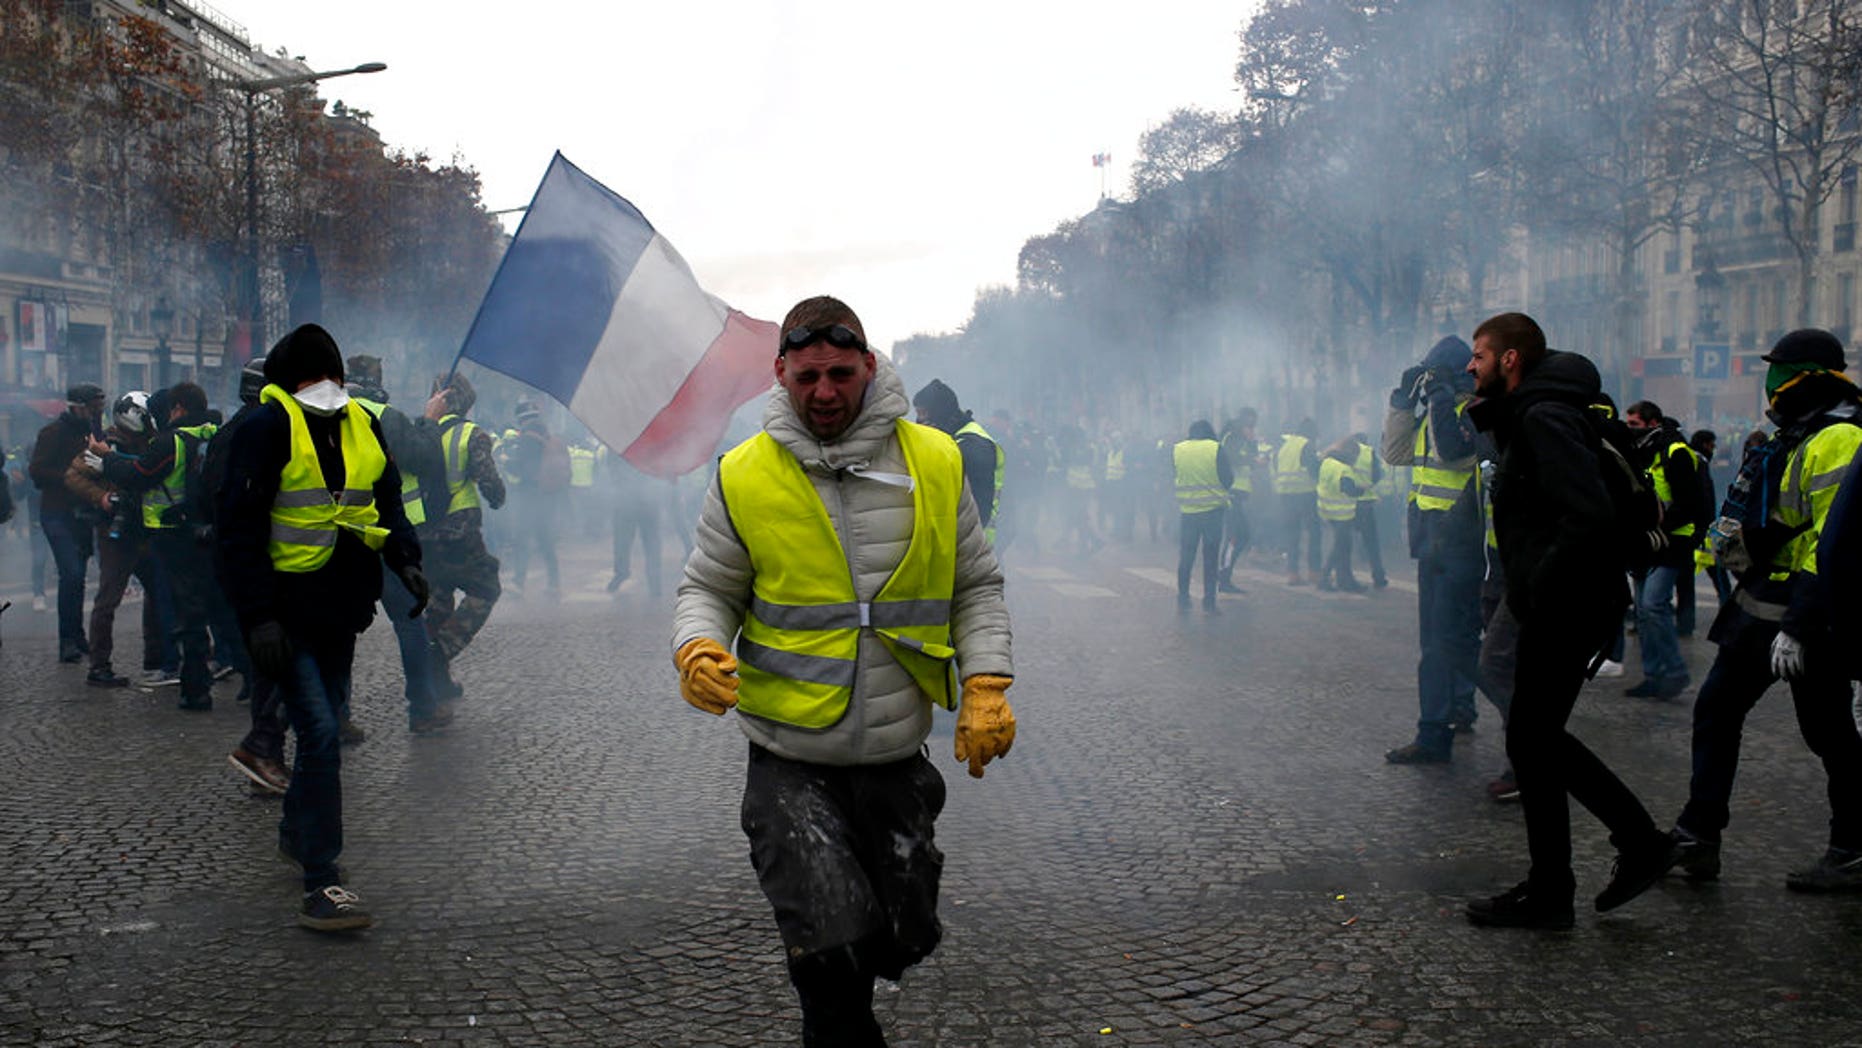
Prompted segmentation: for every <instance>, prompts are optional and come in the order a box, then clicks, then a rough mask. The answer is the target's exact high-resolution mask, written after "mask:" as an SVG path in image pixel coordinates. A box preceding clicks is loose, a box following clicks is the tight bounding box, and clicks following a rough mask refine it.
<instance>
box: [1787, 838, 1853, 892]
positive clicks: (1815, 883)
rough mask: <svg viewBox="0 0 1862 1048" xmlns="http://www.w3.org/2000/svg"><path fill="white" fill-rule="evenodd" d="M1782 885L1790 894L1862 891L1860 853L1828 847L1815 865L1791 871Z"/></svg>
mask: <svg viewBox="0 0 1862 1048" xmlns="http://www.w3.org/2000/svg"><path fill="white" fill-rule="evenodd" d="M1784 886H1785V887H1787V888H1789V889H1791V890H1792V891H1794V892H1818V893H1829V892H1854V891H1862V852H1852V851H1845V850H1843V849H1841V848H1831V849H1830V850H1829V851H1826V852H1824V853H1823V858H1821V859H1818V860H1817V861H1816V863H1815V864H1813V865H1811V866H1809V867H1807V868H1805V869H1802V870H1793V871H1791V873H1790V874H1789V875H1787V876H1786V877H1785V879H1784Z"/></svg>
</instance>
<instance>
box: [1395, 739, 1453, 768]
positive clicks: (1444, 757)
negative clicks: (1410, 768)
mask: <svg viewBox="0 0 1862 1048" xmlns="http://www.w3.org/2000/svg"><path fill="white" fill-rule="evenodd" d="M1451 759H1452V755H1451V754H1449V753H1446V752H1443V751H1437V750H1430V749H1424V748H1423V747H1421V746H1418V745H1416V744H1415V743H1413V742H1412V743H1410V744H1409V745H1408V746H1399V747H1397V748H1396V749H1394V750H1391V751H1390V752H1389V753H1386V754H1384V760H1387V761H1389V762H1390V763H1391V764H1447V763H1448V762H1449V761H1450V760H1451Z"/></svg>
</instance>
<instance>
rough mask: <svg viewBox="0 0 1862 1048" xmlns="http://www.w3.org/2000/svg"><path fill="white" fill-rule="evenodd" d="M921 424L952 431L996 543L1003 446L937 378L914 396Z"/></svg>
mask: <svg viewBox="0 0 1862 1048" xmlns="http://www.w3.org/2000/svg"><path fill="white" fill-rule="evenodd" d="M912 407H914V408H916V409H917V412H918V424H919V425H921V426H931V427H933V428H936V429H941V430H943V431H944V432H946V433H949V434H950V435H951V436H952V437H955V438H956V440H957V450H958V451H961V452H963V477H964V480H966V481H967V482H968V483H969V485H970V494H971V495H972V496H973V497H974V498H975V499H976V511H977V513H978V514H980V515H981V516H982V518H983V531H984V533H985V534H987V535H988V536H989V541H990V542H991V543H992V544H993V543H994V542H995V541H996V528H995V519H996V509H997V507H998V505H999V504H1000V502H1001V498H1002V467H1003V465H1004V464H1005V462H1006V457H1005V456H1004V455H1003V453H1002V445H1001V444H998V443H997V442H996V438H994V437H992V436H990V435H989V431H988V430H986V429H984V428H983V426H982V423H980V422H977V421H976V419H975V418H973V417H972V416H971V414H970V412H968V411H965V410H963V407H962V405H961V404H959V403H958V401H957V391H956V390H954V389H952V388H950V387H949V386H947V385H945V384H944V383H943V382H942V381H940V380H938V379H935V378H934V379H932V380H931V381H930V382H928V383H926V384H925V387H924V388H923V389H921V390H919V391H918V392H917V393H916V394H914V395H913V396H912Z"/></svg>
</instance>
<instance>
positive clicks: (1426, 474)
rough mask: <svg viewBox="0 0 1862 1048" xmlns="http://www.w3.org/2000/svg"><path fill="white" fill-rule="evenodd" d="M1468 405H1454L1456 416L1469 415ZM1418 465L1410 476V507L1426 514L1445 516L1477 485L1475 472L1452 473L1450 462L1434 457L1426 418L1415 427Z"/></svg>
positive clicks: (1458, 470)
mask: <svg viewBox="0 0 1862 1048" xmlns="http://www.w3.org/2000/svg"><path fill="white" fill-rule="evenodd" d="M1467 409H1468V402H1467V401H1465V400H1464V401H1461V402H1460V403H1458V404H1456V405H1455V414H1456V415H1460V414H1462V413H1463V412H1465V411H1467ZM1415 456H1416V462H1415V465H1414V467H1413V468H1412V469H1411V472H1410V478H1409V483H1410V488H1409V501H1410V504H1411V505H1413V506H1415V507H1416V508H1417V509H1420V510H1422V511H1423V512H1424V513H1446V512H1447V511H1449V510H1451V509H1454V508H1455V503H1457V502H1459V501H1461V496H1462V495H1463V494H1465V493H1466V492H1467V490H1468V485H1470V484H1472V483H1474V469H1473V467H1471V466H1470V467H1468V468H1466V469H1450V468H1449V467H1448V462H1447V460H1446V459H1443V458H1442V457H1441V456H1440V455H1437V454H1436V453H1435V445H1434V444H1433V443H1432V442H1431V441H1430V440H1429V420H1428V419H1427V418H1424V419H1423V420H1422V424H1421V425H1419V426H1417V427H1416V447H1415Z"/></svg>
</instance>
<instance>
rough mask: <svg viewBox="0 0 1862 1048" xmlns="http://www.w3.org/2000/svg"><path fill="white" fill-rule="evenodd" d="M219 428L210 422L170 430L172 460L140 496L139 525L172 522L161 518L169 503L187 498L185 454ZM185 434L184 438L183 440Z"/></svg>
mask: <svg viewBox="0 0 1862 1048" xmlns="http://www.w3.org/2000/svg"><path fill="white" fill-rule="evenodd" d="M219 429H220V427H218V426H216V425H214V424H213V423H211V422H203V423H201V424H200V425H198V426H182V427H181V428H180V429H177V430H175V431H174V434H175V438H174V439H175V461H174V465H173V466H172V467H171V468H170V469H169V470H168V475H167V476H165V477H163V478H162V482H161V483H160V484H159V485H157V486H155V487H153V488H150V489H149V490H148V491H146V492H144V493H143V495H142V526H143V527H145V528H147V529H149V530H150V531H160V530H161V529H163V528H172V527H174V525H173V524H166V523H163V521H162V516H163V514H164V513H165V512H166V511H167V510H168V508H169V507H170V506H179V505H181V503H182V502H183V501H184V500H185V499H186V498H187V470H188V456H189V455H190V454H192V451H193V448H194V447H198V446H199V445H201V444H205V443H206V442H207V441H209V440H212V439H213V435H214V434H215V433H216V432H218V431H219ZM184 434H185V436H186V439H183V435H184Z"/></svg>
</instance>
